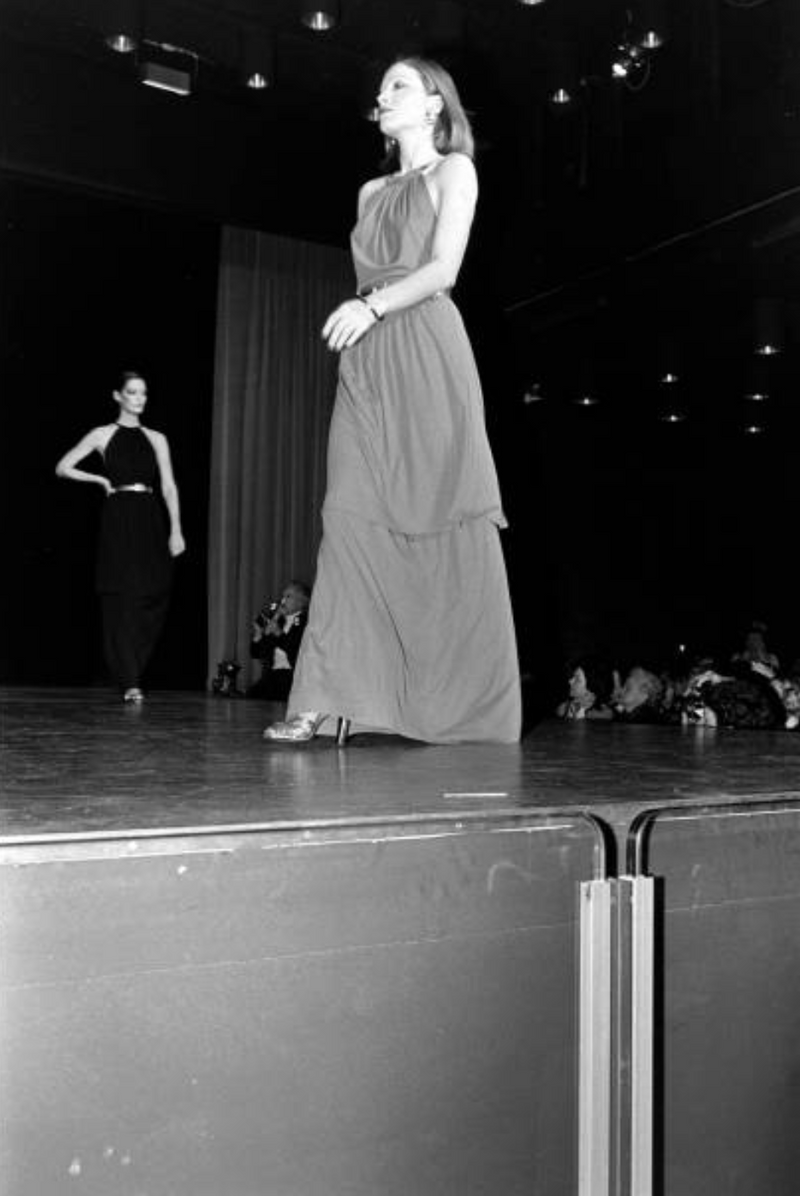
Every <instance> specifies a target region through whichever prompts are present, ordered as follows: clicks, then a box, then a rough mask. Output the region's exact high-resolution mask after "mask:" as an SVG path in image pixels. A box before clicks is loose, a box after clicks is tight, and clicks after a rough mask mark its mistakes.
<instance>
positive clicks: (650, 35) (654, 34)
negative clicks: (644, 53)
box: [642, 29, 664, 50]
mask: <svg viewBox="0 0 800 1196" xmlns="http://www.w3.org/2000/svg"><path fill="white" fill-rule="evenodd" d="M642 45H643V47H644V48H645V50H658V49H659V48H660V47H661V46H663V45H664V38H663V36H662V34H660V33H659V32H658V30H657V29H645V31H644V33H643V34H642Z"/></svg>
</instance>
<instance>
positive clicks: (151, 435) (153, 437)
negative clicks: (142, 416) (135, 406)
mask: <svg viewBox="0 0 800 1196" xmlns="http://www.w3.org/2000/svg"><path fill="white" fill-rule="evenodd" d="M139 427H140V428H141V430H142V431H143V432H144V434H145V436H146V437H147V439H148V440H149V441H150V443H151V444H152V445H161V444H166V443H167V438H166V436H165V435H164V433H163V432H157V431H156V429H155V428H146V427H145V426H144V424H139Z"/></svg>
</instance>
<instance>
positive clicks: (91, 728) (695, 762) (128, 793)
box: [0, 688, 800, 843]
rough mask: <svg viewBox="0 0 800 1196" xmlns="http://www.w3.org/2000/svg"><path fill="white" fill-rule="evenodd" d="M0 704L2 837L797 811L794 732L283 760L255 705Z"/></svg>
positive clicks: (417, 746) (337, 753) (568, 731)
mask: <svg viewBox="0 0 800 1196" xmlns="http://www.w3.org/2000/svg"><path fill="white" fill-rule="evenodd" d="M0 697H2V708H3V723H2V749H3V764H2V799H1V800H0V835H1V836H2V840H3V841H5V842H6V843H14V842H19V841H20V840H22V841H24V840H25V839H28V838H35V839H39V838H41V837H42V836H47V837H49V836H53V835H57V836H61V835H68V836H72V835H74V836H78V837H82V836H85V835H87V834H90V835H92V834H100V835H105V834H108V833H113V834H119V833H122V834H133V833H134V832H136V831H147V832H158V831H169V832H174V831H176V830H179V829H180V830H182V831H184V832H191V830H192V829H197V830H202V831H206V832H207V831H209V830H212V829H226V828H230V827H248V828H250V827H253V828H255V827H264V826H269V827H278V826H282V827H297V826H309V825H314V824H319V823H320V822H321V821H322V822H326V823H329V822H330V821H331V820H350V819H364V818H370V817H375V818H380V819H382V820H386V819H393V818H403V819H407V818H408V817H409V816H423V815H425V816H427V815H432V814H447V815H452V814H455V813H459V812H473V813H474V812H475V811H491V812H492V813H498V812H500V811H501V810H520V809H526V810H537V811H541V812H545V811H547V810H550V809H552V810H554V811H556V810H559V809H560V810H563V809H564V807H569V808H571V809H576V808H582V809H585V810H588V811H591V810H593V809H597V808H598V807H601V806H603V807H606V806H613V807H630V806H638V807H644V806H650V805H662V804H668V803H675V802H682V801H684V800H687V801H688V800H694V801H697V800H701V801H708V802H716V801H724V800H731V799H736V798H738V799H749V800H760V799H761V800H768V799H776V800H777V799H786V798H800V733H797V732H791V731H778V732H767V731H726V730H715V729H711V728H701V727H689V728H679V727H653V726H637V725H626V724H619V723H603V722H584V723H576V722H561V721H558V720H555V719H553V720H546V721H544V722H541V723H539V724H538V725H536V726H534V727H533V728H532V729H531V730H529V731H528V733H527V734H526V735H525V737H524V739H523V741H522V742H521V743H520V744H518V745H511V746H508V745H500V744H498V745H486V744H465V745H459V746H453V747H431V746H428V745H425V744H421V743H416V742H411V741H408V740H403V739H400V738H395V737H391V736H369V735H361V736H356V737H354V738H353V739H352V740H351V741H350V743H349V744H348V745H347V747H346V748H344V749H338V748H336V747H335V745H334V744H333V741H332V740H331V739H330V738H329V737H324V738H320V739H317V740H314V741H313V742H312V743H311V744H308V745H305V746H300V747H292V746H284V745H271V744H268V743H266V742H265V741H264V740H263V739H262V736H261V732H262V729H263V727H264V726H265V724H266V723H267V722H269V721H271V720H272V718H274V717H277V716H279V715H280V713H281V707H279V706H271V705H270V704H268V703H263V702H255V701H245V700H242V699H226V698H219V697H216V696H213V695H211V694H205V693H201V692H172V691H163V692H154V693H152V694H151V695H150V696H149V698H148V700H147V702H146V703H145V704H144V705H142V706H139V707H137V706H126V705H123V704H122V703H121V702H120V701H119V700H117V699H116V698H115V697H114V696H113V695H112V694H111V693H110V691H108V690H104V689H89V688H87V689H52V688H47V689H45V688H42V689H22V688H9V689H4V690H2V691H0Z"/></svg>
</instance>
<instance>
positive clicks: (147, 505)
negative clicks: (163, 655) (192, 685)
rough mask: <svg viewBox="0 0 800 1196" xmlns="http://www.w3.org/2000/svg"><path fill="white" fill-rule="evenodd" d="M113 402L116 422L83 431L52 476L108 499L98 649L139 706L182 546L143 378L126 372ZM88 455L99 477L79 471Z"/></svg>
mask: <svg viewBox="0 0 800 1196" xmlns="http://www.w3.org/2000/svg"><path fill="white" fill-rule="evenodd" d="M114 401H115V402H116V404H117V406H118V408H119V412H118V415H117V419H116V422H115V423H111V424H102V425H101V426H100V427H97V428H92V430H91V431H90V432H87V434H86V435H85V436H84V437H83V438H82V439H81V440H79V441H78V443H77V444H76V445H75V447H74V448H71V449H70V450H69V451H68V452H67V453H65V454H64V456H63V457H62V458H61V460H60V461H59V462H58V464H57V465H56V474H57V475H58V477H61V478H69V479H71V480H72V481H76V482H88V483H90V484H93V485H97V486H101V487H102V489H103V491H104V493H105V495H106V502H105V504H104V506H103V513H102V516H101V520H100V535H99V539H98V545H97V564H96V571H95V582H96V588H97V591H98V593H99V594H100V600H101V605H102V611H103V648H104V653H105V658H106V665H107V667H108V671H109V674H110V676H111V678H112V679H113V680H114V681H115V682H116V684H117V685H118V686H119V688H120V690H121V692H122V696H123V700H124V701H126V702H134V703H139V702H142V701H143V699H144V692H143V690H142V676H143V674H144V671H145V668H146V667H147V663H148V661H149V660H150V656H151V654H152V651H153V648H154V647H155V643H156V641H157V639H158V637H159V635H160V633H161V629H162V627H163V625H164V619H165V618H166V614H167V607H168V603H169V593H170V585H171V582H172V558H173V557H176V556H179V555H180V554H181V553H182V552H183V551H184V550H185V547H186V545H185V543H184V539H183V533H182V531H181V517H180V505H179V500H178V488H177V486H176V484H175V477H174V474H173V471H172V461H171V457H170V451H169V444H168V443H167V438H166V436H164V434H163V433H162V432H156V431H154V430H153V429H152V428H145V427H144V425H143V424H142V423H141V415H142V413H143V411H144V408H145V404H146V403H147V384H146V382H145V380H144V379H143V378H142V377H141V375H140V374H137V373H135V372H134V371H126V372H125V373H124V374H123V375H122V377H121V379H120V382H119V388H118V389H117V390H115V391H114ZM92 453H98V454H99V455H100V457H101V458H102V461H103V469H104V472H103V473H102V474H101V473H94V472H90V471H88V470H85V469H81V468H79V465H80V462H82V461H83V460H84V458H86V457H89V456H90V455H91V454H92ZM162 499H163V503H162ZM164 508H166V512H167V516H168V521H169V524H168V526H167V522H166V521H165V519H164Z"/></svg>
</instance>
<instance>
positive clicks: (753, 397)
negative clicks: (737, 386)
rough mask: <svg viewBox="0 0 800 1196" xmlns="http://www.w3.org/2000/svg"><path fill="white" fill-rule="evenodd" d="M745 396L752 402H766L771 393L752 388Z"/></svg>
mask: <svg viewBox="0 0 800 1196" xmlns="http://www.w3.org/2000/svg"><path fill="white" fill-rule="evenodd" d="M744 397H745V398H746V399H748V400H749V401H750V402H751V403H765V402H766V401H767V399H768V398H769V395H768V394H767V392H766V391H765V390H751V391H750V392H749V393H748V394H746V395H745V396H744Z"/></svg>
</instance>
